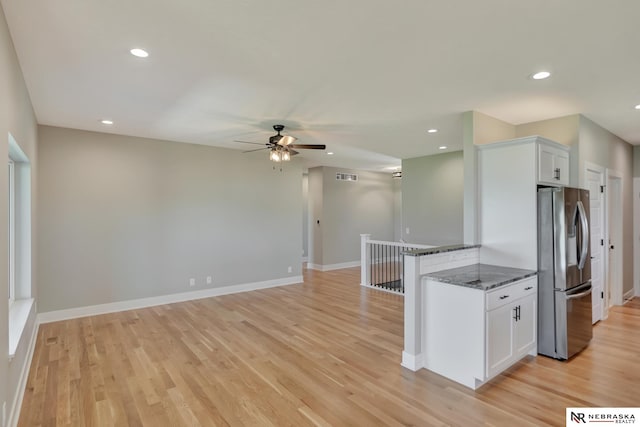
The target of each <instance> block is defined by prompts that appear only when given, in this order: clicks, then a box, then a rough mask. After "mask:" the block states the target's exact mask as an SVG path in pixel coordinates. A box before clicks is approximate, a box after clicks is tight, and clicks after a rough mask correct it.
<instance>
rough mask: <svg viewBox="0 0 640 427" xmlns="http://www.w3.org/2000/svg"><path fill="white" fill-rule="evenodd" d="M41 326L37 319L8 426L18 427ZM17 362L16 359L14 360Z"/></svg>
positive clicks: (10, 410) (9, 415) (10, 411)
mask: <svg viewBox="0 0 640 427" xmlns="http://www.w3.org/2000/svg"><path fill="white" fill-rule="evenodd" d="M39 326H40V324H39V323H38V319H37V317H36V319H35V321H34V326H33V330H32V331H31V337H29V347H28V350H27V357H25V360H24V365H22V369H21V370H20V378H19V380H18V388H17V389H16V394H15V397H14V398H13V403H12V405H11V408H10V409H9V414H8V417H7V426H8V427H16V426H17V425H18V420H19V419H20V409H21V408H22V399H23V397H24V391H25V389H26V388H27V380H28V379H29V369H30V368H31V361H32V359H33V352H34V350H35V348H36V338H37V337H38V328H39ZM14 360H15V359H14Z"/></svg>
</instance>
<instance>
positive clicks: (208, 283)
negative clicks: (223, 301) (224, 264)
mask: <svg viewBox="0 0 640 427" xmlns="http://www.w3.org/2000/svg"><path fill="white" fill-rule="evenodd" d="M212 283H213V277H211V276H207V285H210V284H212Z"/></svg>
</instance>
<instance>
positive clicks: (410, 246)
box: [361, 234, 437, 249]
mask: <svg viewBox="0 0 640 427" xmlns="http://www.w3.org/2000/svg"><path fill="white" fill-rule="evenodd" d="M361 236H363V234H361ZM366 242H367V243H368V244H370V245H371V244H375V245H386V246H394V247H398V248H407V249H431V248H436V247H437V246H433V245H422V244H418V243H407V242H386V241H384V240H367V241H366Z"/></svg>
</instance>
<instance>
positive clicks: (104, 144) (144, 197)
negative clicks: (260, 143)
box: [37, 126, 302, 312]
mask: <svg viewBox="0 0 640 427" xmlns="http://www.w3.org/2000/svg"><path fill="white" fill-rule="evenodd" d="M39 135H40V144H39V153H38V154H39V160H40V163H39V166H40V167H39V170H40V172H39V177H38V178H39V188H40V191H39V193H38V204H39V209H40V215H39V217H38V219H39V221H38V229H39V231H40V239H39V245H38V263H37V266H38V272H39V277H41V278H43V279H42V281H41V283H40V288H39V295H40V304H39V309H40V312H49V311H56V310H63V309H70V308H78V307H86V306H91V305H99V304H106V303H115V302H121V301H128V300H133V299H140V298H148V297H156V296H164V295H171V294H175V293H183V292H189V291H197V290H202V289H206V288H220V287H225V286H231V285H245V284H252V283H256V282H263V281H269V280H279V279H286V278H288V277H292V276H300V275H301V274H302V257H301V252H300V246H301V242H302V185H301V179H302V168H301V167H300V166H299V165H297V164H296V162H291V163H288V164H286V165H283V169H282V171H280V170H279V169H277V168H273V163H271V162H269V161H267V160H266V159H264V158H263V157H261V156H250V155H246V154H242V153H241V152H239V151H235V150H229V149H222V148H215V147H209V146H203V145H194V144H184V143H177V142H170V141H161V140H154V139H145V138H136V137H127V136H120V135H112V134H104V133H97V132H87V131H80V130H73V129H64V128H57V127H49V126H41V127H40V129H39ZM288 267H292V272H291V273H288ZM207 276H212V278H213V283H212V284H210V285H209V284H206V281H205V278H206V277H207ZM191 278H193V279H195V286H190V283H189V281H190V279H191Z"/></svg>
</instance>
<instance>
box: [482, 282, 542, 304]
mask: <svg viewBox="0 0 640 427" xmlns="http://www.w3.org/2000/svg"><path fill="white" fill-rule="evenodd" d="M537 290H538V277H537V276H534V277H528V278H526V279H524V280H520V281H519V282H515V283H513V284H510V285H506V286H501V287H499V288H498V289H495V290H493V291H490V292H487V295H486V309H487V311H489V310H493V309H494V308H498V307H502V306H503V305H505V304H508V303H510V302H511V301H515V300H517V299H519V298H522V297H524V296H527V295H531V294H535V293H536V291H537Z"/></svg>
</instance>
